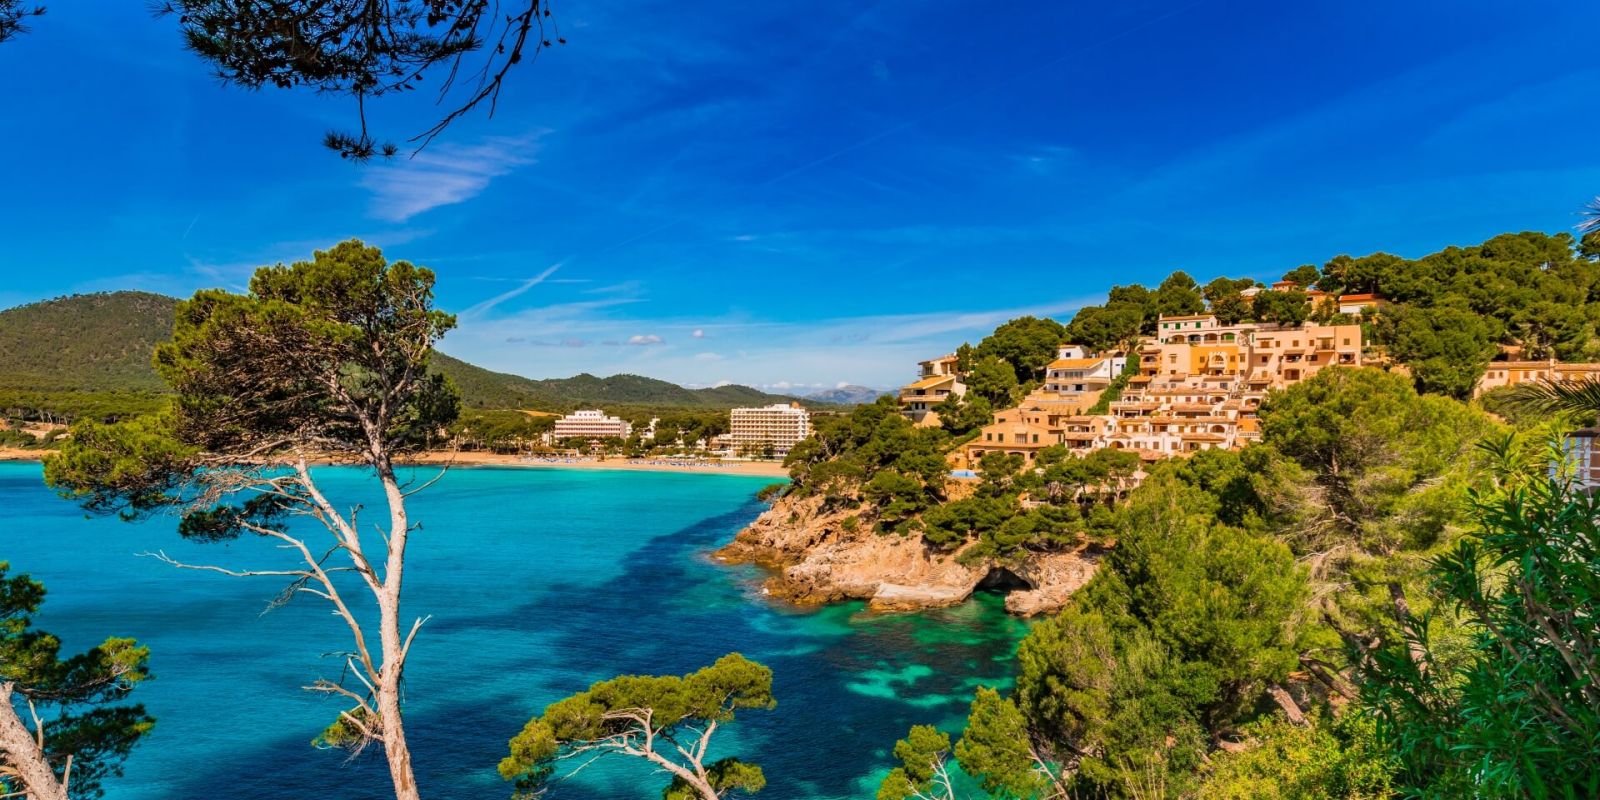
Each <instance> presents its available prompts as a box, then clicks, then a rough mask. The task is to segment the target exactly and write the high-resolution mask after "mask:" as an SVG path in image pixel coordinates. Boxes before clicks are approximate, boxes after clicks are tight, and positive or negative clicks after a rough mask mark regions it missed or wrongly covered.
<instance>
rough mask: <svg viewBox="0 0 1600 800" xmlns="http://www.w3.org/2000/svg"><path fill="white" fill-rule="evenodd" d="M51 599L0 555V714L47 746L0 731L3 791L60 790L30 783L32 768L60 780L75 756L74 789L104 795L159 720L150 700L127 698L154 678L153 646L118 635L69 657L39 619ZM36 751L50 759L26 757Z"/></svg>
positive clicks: (6, 724)
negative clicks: (18, 743) (27, 744)
mask: <svg viewBox="0 0 1600 800" xmlns="http://www.w3.org/2000/svg"><path fill="white" fill-rule="evenodd" d="M44 598H45V589H44V585H43V584H41V583H39V582H38V581H35V580H32V579H31V578H29V577H28V576H27V575H11V574H10V565H9V564H7V563H6V562H4V561H0V715H6V716H8V717H9V719H5V720H0V728H4V729H6V730H8V731H23V730H26V731H27V738H28V739H29V740H31V741H32V742H33V745H32V747H34V748H42V749H33V752H13V751H11V750H10V749H9V747H8V743H7V742H6V741H5V740H4V739H3V738H0V796H6V797H10V796H13V794H14V793H15V794H16V795H28V796H39V797H45V796H54V795H53V794H52V793H48V792H46V790H45V789H46V787H44V786H32V787H31V788H30V786H29V784H28V783H27V780H28V777H27V776H28V775H29V769H28V767H29V766H34V767H36V768H39V767H42V768H45V769H48V770H49V771H50V772H52V773H54V776H55V779H57V780H60V779H62V778H63V777H65V776H66V775H67V773H68V763H69V759H70V764H71V771H70V789H71V792H72V796H74V797H99V796H100V795H101V794H102V784H103V782H104V780H105V779H106V778H108V777H115V776H118V775H121V774H122V762H123V760H124V759H125V758H127V756H128V753H129V752H130V751H131V750H132V749H133V747H134V745H135V744H137V743H138V742H139V740H140V739H141V738H143V736H144V735H145V734H146V733H149V732H150V729H151V727H152V726H153V725H154V724H155V720H154V719H152V718H151V717H150V715H149V714H146V713H145V710H144V706H142V705H138V704H124V703H123V701H124V700H125V699H126V698H127V696H128V694H129V693H130V692H132V691H133V689H134V687H135V686H137V685H138V684H139V683H140V682H142V681H144V680H146V679H147V678H149V677H150V672H149V669H148V666H147V662H148V660H149V657H150V651H149V649H148V648H146V647H144V646H142V645H140V644H139V643H137V642H135V641H134V640H132V639H124V638H116V637H113V638H109V639H106V640H105V641H104V642H103V643H101V644H99V645H97V646H96V647H94V648H92V649H90V650H88V651H86V652H83V653H78V654H75V655H70V656H65V657H63V656H62V654H61V640H60V639H57V638H56V637H55V636H53V635H51V634H49V633H47V632H45V631H41V630H38V629H37V628H35V627H34V626H33V616H34V615H35V614H37V613H38V611H39V608H40V606H41V605H43V603H44ZM30 725H32V726H34V727H32V728H31V729H28V726H30ZM34 756H42V763H39V762H36V763H35V764H32V765H29V764H25V763H21V762H22V761H23V760H24V759H29V758H31V757H34ZM61 796H63V797H64V796H66V795H65V793H62V795H61Z"/></svg>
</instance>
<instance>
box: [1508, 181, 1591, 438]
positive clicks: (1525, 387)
mask: <svg viewBox="0 0 1600 800" xmlns="http://www.w3.org/2000/svg"><path fill="white" fill-rule="evenodd" d="M1597 202H1600V201H1597ZM1596 219H1597V220H1600V217H1597V218H1596ZM1597 224H1600V223H1597ZM1597 229H1600V228H1597ZM1507 402H1508V404H1509V405H1511V406H1513V407H1515V408H1519V409H1522V410H1524V411H1529V412H1533V413H1539V414H1561V413H1569V414H1582V415H1586V416H1593V415H1595V414H1600V379H1596V378H1590V377H1584V378H1578V379H1575V380H1567V381H1551V380H1541V381H1531V382H1528V383H1519V384H1517V385H1516V386H1515V387H1513V388H1512V389H1511V393H1510V395H1509V396H1508V397H1507Z"/></svg>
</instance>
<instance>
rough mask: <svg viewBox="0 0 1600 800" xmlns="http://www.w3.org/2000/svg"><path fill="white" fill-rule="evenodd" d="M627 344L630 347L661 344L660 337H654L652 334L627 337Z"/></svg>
mask: <svg viewBox="0 0 1600 800" xmlns="http://www.w3.org/2000/svg"><path fill="white" fill-rule="evenodd" d="M628 344H632V345H651V344H661V337H660V336H657V335H655V334H653V333H649V334H635V335H633V336H629V337H628Z"/></svg>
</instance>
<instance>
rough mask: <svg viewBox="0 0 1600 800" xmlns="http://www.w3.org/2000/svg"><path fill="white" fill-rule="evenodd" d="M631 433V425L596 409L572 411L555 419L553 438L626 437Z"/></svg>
mask: <svg viewBox="0 0 1600 800" xmlns="http://www.w3.org/2000/svg"><path fill="white" fill-rule="evenodd" d="M630 433H633V425H631V424H629V423H628V421H627V420H625V419H620V418H618V417H608V416H606V412H604V411H600V410H598V409H590V410H585V411H574V412H572V413H571V414H568V415H566V416H564V417H562V418H561V419H558V420H556V429H555V432H554V434H553V436H554V438H556V439H557V440H560V439H626V438H628V434H630Z"/></svg>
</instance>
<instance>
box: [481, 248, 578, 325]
mask: <svg viewBox="0 0 1600 800" xmlns="http://www.w3.org/2000/svg"><path fill="white" fill-rule="evenodd" d="M570 260H571V259H566V260H562V261H557V262H556V263H555V265H553V266H551V267H550V268H549V269H547V270H545V271H544V272H541V273H539V274H538V275H535V276H534V277H532V278H529V279H527V280H525V281H523V282H522V283H521V284H518V286H517V288H515V289H512V290H511V291H509V292H504V293H502V294H497V295H495V296H494V297H491V298H489V299H488V300H485V301H483V302H481V303H479V304H477V305H475V306H472V307H471V308H468V309H467V310H466V311H463V312H461V316H463V317H475V316H477V315H479V314H482V313H483V312H485V311H488V310H489V309H491V308H494V307H495V306H497V305H500V304H501V303H504V302H505V301H507V300H510V299H512V298H514V297H518V296H520V295H522V294H523V293H525V292H527V291H528V290H529V289H532V288H533V287H535V286H538V285H539V284H541V283H544V281H545V279H546V278H548V277H550V276H551V275H554V274H555V272H556V270H558V269H561V265H563V264H565V263H567V261H570Z"/></svg>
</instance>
